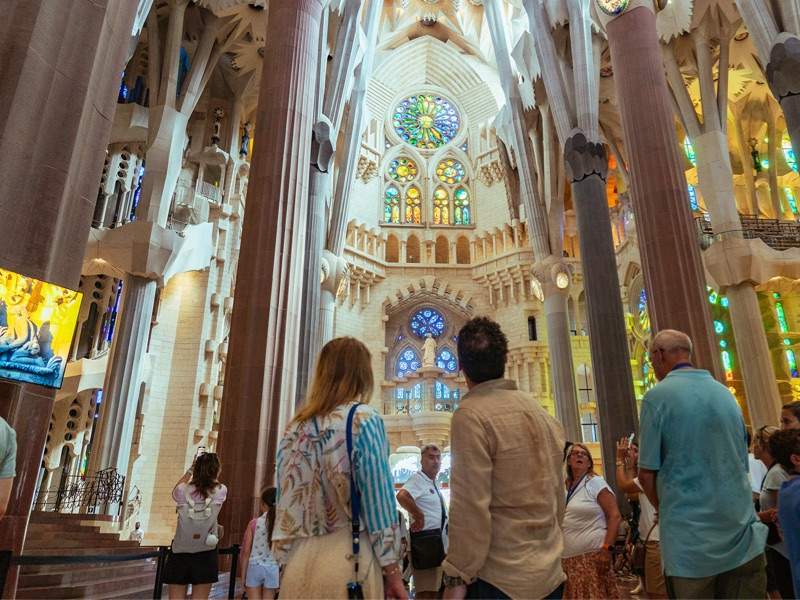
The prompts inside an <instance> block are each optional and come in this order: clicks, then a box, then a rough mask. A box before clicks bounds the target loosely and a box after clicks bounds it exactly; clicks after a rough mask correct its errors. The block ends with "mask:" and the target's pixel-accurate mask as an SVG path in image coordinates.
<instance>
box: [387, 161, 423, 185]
mask: <svg viewBox="0 0 800 600" xmlns="http://www.w3.org/2000/svg"><path fill="white" fill-rule="evenodd" d="M389 177H391V178H392V179H394V180H395V181H399V182H400V183H408V182H409V181H414V180H415V179H416V178H417V163H415V162H414V161H413V160H411V159H410V158H406V157H405V156H401V157H400V158H396V159H394V160H393V161H392V162H391V163H389Z"/></svg>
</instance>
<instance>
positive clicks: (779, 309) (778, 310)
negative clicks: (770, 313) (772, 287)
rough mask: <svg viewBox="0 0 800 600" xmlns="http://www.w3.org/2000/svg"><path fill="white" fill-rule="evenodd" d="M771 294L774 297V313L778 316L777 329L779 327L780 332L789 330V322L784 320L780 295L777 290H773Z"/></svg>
mask: <svg viewBox="0 0 800 600" xmlns="http://www.w3.org/2000/svg"><path fill="white" fill-rule="evenodd" d="M772 296H773V298H775V314H776V315H777V317H778V329H780V330H781V332H782V333H786V332H788V331H789V324H788V323H787V322H786V312H785V311H784V310H783V302H781V300H780V298H781V295H780V294H779V293H778V292H774V293H773V294H772Z"/></svg>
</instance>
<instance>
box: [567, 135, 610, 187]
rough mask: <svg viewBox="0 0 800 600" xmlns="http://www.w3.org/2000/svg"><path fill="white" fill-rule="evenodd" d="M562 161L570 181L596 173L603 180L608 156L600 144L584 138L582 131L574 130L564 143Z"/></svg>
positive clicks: (577, 180) (606, 171)
mask: <svg viewBox="0 0 800 600" xmlns="http://www.w3.org/2000/svg"><path fill="white" fill-rule="evenodd" d="M564 162H565V163H566V167H567V178H568V179H569V181H570V183H577V182H579V181H583V180H584V179H587V178H589V177H591V176H593V175H597V176H598V177H599V178H600V179H602V180H603V181H605V180H606V175H607V174H608V158H607V157H606V149H605V147H604V146H603V145H602V144H596V143H594V142H590V141H589V140H587V139H586V136H585V135H584V134H583V132H582V131H577V130H576V131H574V132H573V134H572V135H571V136H570V137H569V139H568V140H567V143H566V144H565V145H564Z"/></svg>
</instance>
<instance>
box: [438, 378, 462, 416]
mask: <svg viewBox="0 0 800 600" xmlns="http://www.w3.org/2000/svg"><path fill="white" fill-rule="evenodd" d="M433 395H434V399H435V400H436V403H435V404H434V405H433V409H434V410H435V411H439V412H449V411H453V410H455V409H456V407H457V406H458V400H459V397H460V395H461V394H460V392H459V390H458V388H455V389H452V390H451V389H450V387H449V386H448V385H447V384H446V383H443V382H441V381H437V382H436V385H434V388H433Z"/></svg>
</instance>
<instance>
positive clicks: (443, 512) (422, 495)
mask: <svg viewBox="0 0 800 600" xmlns="http://www.w3.org/2000/svg"><path fill="white" fill-rule="evenodd" d="M421 460H422V468H421V469H420V470H419V471H417V472H416V473H414V474H413V475H412V476H411V477H410V478H409V479H408V481H407V482H406V483H405V485H404V486H403V488H402V489H401V490H400V491H399V492H397V501H398V502H399V503H400V506H402V507H403V508H405V509H406V510H407V511H408V514H409V515H410V517H411V526H410V530H411V533H412V537H413V534H414V533H416V532H420V531H425V532H430V533H431V534H432V535H433V536H434V537H435V532H434V531H433V530H439V531H440V532H441V538H442V547H443V550H444V552H447V509H446V507H445V504H444V499H443V498H442V494H441V492H440V491H439V488H438V487H437V486H436V476H437V475H438V474H439V469H440V468H441V466H442V452H441V451H440V450H439V448H438V447H436V446H435V445H433V444H428V445H427V446H425V447H424V448H423V449H422V459H421ZM426 543H428V544H430V543H431V542H430V541H426ZM411 547H412V550H411V551H412V555H411V561H412V565H413V563H414V554H413V553H414V541H412V544H411ZM442 558H444V556H442ZM413 575H414V589H415V591H416V597H417V598H420V599H422V598H438V597H439V590H440V588H441V586H442V568H441V563H440V564H438V565H436V566H434V567H432V568H429V569H416V568H415V569H414V570H413Z"/></svg>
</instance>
